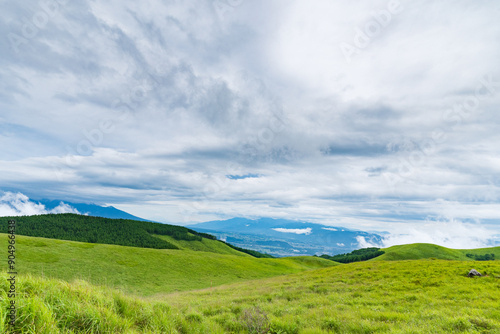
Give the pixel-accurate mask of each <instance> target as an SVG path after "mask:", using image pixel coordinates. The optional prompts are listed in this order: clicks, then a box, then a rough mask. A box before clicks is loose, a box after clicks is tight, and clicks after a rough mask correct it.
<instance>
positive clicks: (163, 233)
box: [0, 214, 265, 257]
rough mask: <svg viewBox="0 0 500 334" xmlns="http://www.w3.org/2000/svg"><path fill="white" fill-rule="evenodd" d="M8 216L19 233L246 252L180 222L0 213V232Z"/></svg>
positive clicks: (64, 238)
mask: <svg viewBox="0 0 500 334" xmlns="http://www.w3.org/2000/svg"><path fill="white" fill-rule="evenodd" d="M10 219H13V220H15V221H16V233H17V234H19V235H26V236H32V237H43V238H51V239H60V240H71V241H81V242H89V243H99V244H110V245H121V246H132V247H141V248H156V249H189V250H195V251H205V252H213V253H220V254H233V255H240V256H247V254H245V253H243V252H240V251H239V250H235V249H233V248H231V247H230V246H229V245H227V244H225V243H223V242H221V241H218V240H216V238H215V237H214V236H212V235H208V234H205V233H200V232H196V231H194V230H190V229H188V228H186V227H183V226H176V225H168V224H160V223H154V222H146V221H136V220H128V219H110V218H103V217H92V216H82V215H77V214H46V215H37V216H23V217H0V233H6V232H7V223H8V221H9V220H10ZM242 251H247V250H242ZM251 253H252V255H254V256H255V257H265V255H264V254H260V253H258V252H251Z"/></svg>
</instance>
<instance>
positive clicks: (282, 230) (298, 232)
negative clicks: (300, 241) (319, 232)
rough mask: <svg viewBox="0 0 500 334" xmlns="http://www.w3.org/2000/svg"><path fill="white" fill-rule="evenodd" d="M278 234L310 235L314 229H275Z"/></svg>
mask: <svg viewBox="0 0 500 334" xmlns="http://www.w3.org/2000/svg"><path fill="white" fill-rule="evenodd" d="M273 230H275V231H276V232H282V233H293V234H304V235H309V234H311V233H312V228H310V227H308V228H273Z"/></svg>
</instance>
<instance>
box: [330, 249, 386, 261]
mask: <svg viewBox="0 0 500 334" xmlns="http://www.w3.org/2000/svg"><path fill="white" fill-rule="evenodd" d="M384 253H385V252H384V251H382V250H380V248H376V247H370V248H362V249H357V250H355V251H352V252H350V253H347V254H338V255H334V256H330V255H326V254H323V255H321V256H320V257H322V258H324V259H327V260H331V261H335V262H340V263H351V262H360V261H366V260H370V259H373V258H375V257H377V256H380V255H382V254H384Z"/></svg>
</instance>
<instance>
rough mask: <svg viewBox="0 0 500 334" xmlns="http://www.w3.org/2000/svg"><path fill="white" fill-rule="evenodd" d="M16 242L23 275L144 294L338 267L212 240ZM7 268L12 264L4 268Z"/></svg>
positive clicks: (0, 243) (2, 238)
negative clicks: (254, 253)
mask: <svg viewBox="0 0 500 334" xmlns="http://www.w3.org/2000/svg"><path fill="white" fill-rule="evenodd" d="M16 241H17V243H16V247H17V263H16V268H17V270H18V272H19V273H26V274H33V275H37V276H42V277H51V278H58V279H63V280H65V281H72V280H75V279H82V280H85V281H88V282H90V283H91V284H95V285H105V286H109V287H112V288H116V289H120V290H122V291H124V292H127V293H132V294H136V295H141V296H147V295H153V294H156V293H165V292H175V291H186V290H195V289H203V288H208V287H211V286H218V285H222V284H228V283H234V282H240V281H245V280H251V279H258V278H266V277H273V276H278V275H284V274H291V273H298V272H301V271H304V270H309V269H316V268H323V267H327V266H334V265H336V264H335V263H334V262H332V261H328V260H325V259H320V258H313V257H297V258H283V259H258V258H254V257H251V256H248V255H247V254H244V253H240V252H237V251H235V250H233V249H231V248H230V247H228V246H227V245H225V244H223V243H220V242H217V241H215V240H208V239H203V240H202V241H200V242H198V241H193V242H189V243H190V244H188V242H184V243H183V242H182V241H181V242H178V244H179V246H180V247H181V248H186V247H187V246H190V247H194V246H193V245H198V246H199V247H200V249H199V250H196V251H195V250H190V249H187V248H186V249H151V248H137V247H126V246H117V245H104V244H90V243H83V242H75V241H64V240H56V239H45V238H35V237H27V236H22V235H19V236H17V238H16ZM198 243H199V244H198ZM214 247H218V248H217V249H215V248H214ZM0 249H3V250H5V257H4V259H5V260H6V259H7V252H6V250H7V235H6V234H0ZM201 250H204V251H201ZM210 250H211V251H220V252H223V251H227V253H226V254H220V253H213V252H211V251H210ZM4 268H6V266H2V268H1V269H4Z"/></svg>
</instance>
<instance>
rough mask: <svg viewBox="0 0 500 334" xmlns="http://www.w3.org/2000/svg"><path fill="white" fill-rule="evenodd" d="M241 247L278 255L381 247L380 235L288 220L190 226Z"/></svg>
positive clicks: (235, 221) (241, 219)
mask: <svg viewBox="0 0 500 334" xmlns="http://www.w3.org/2000/svg"><path fill="white" fill-rule="evenodd" d="M188 227H189V228H191V229H193V230H195V231H199V232H205V233H210V234H213V235H215V236H217V237H218V238H219V239H222V240H225V241H226V242H228V243H230V244H233V245H235V246H238V247H244V248H248V249H254V250H257V251H259V252H264V253H268V254H271V255H274V256H291V255H315V254H316V255H321V254H339V253H347V252H350V251H352V250H355V249H359V248H360V247H362V246H363V245H364V244H365V242H369V243H370V244H380V243H381V241H382V237H381V236H380V235H378V234H374V233H369V232H363V231H357V230H352V229H348V228H345V227H337V226H325V225H320V224H314V223H309V222H301V221H294V220H286V219H272V218H260V219H256V220H252V219H247V218H232V219H228V220H217V221H210V222H206V223H200V224H194V225H189V226H188Z"/></svg>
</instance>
